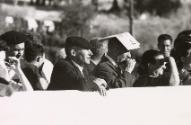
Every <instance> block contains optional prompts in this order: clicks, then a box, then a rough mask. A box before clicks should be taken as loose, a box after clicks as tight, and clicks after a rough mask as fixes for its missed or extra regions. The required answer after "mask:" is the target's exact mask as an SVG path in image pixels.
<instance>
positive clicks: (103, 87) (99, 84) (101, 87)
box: [93, 78, 107, 96]
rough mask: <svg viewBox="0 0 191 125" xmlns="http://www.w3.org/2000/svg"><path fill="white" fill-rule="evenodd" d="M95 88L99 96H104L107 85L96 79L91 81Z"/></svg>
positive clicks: (102, 80)
mask: <svg viewBox="0 0 191 125" xmlns="http://www.w3.org/2000/svg"><path fill="white" fill-rule="evenodd" d="M93 82H94V83H95V84H96V85H97V87H98V91H99V93H100V95H101V96H106V91H107V90H106V87H107V83H106V81H105V80H104V79H101V78H96V79H94V81H93Z"/></svg>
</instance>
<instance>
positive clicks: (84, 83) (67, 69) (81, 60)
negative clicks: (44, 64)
mask: <svg viewBox="0 0 191 125" xmlns="http://www.w3.org/2000/svg"><path fill="white" fill-rule="evenodd" d="M65 50H66V55H67V57H66V59H60V60H59V61H58V62H57V63H56V64H55V66H54V69H53V72H52V76H51V82H50V85H49V87H48V90H81V91H96V90H100V85H101V84H99V85H98V84H97V83H104V80H103V81H102V79H96V78H95V77H93V76H90V75H89V74H88V72H87V69H86V66H85V65H86V64H89V63H90V60H91V56H92V52H91V50H90V43H89V41H87V40H86V39H84V38H82V37H77V36H71V37H68V38H67V39H66V44H65ZM95 83H96V84H95ZM101 86H102V85H101ZM103 86H104V84H103ZM101 91H103V89H102V90H101Z"/></svg>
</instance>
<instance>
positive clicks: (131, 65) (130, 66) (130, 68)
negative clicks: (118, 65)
mask: <svg viewBox="0 0 191 125" xmlns="http://www.w3.org/2000/svg"><path fill="white" fill-rule="evenodd" d="M135 64H136V61H135V59H128V60H127V65H126V68H125V71H127V72H129V73H131V72H132V71H133V70H134V68H135Z"/></svg>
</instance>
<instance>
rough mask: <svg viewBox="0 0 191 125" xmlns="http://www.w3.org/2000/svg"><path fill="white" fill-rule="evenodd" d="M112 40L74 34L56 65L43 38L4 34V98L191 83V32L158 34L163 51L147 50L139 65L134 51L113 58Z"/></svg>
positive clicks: (0, 41)
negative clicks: (23, 93)
mask: <svg viewBox="0 0 191 125" xmlns="http://www.w3.org/2000/svg"><path fill="white" fill-rule="evenodd" d="M110 42H111V41H110V40H109V39H102V38H96V39H92V40H90V41H88V40H87V39H85V38H83V37H79V36H70V37H68V38H66V40H65V48H64V51H65V53H66V56H65V55H62V54H63V53H61V55H60V56H59V58H58V59H57V61H56V63H55V64H52V62H51V61H49V60H48V59H47V58H46V56H45V48H44V46H43V44H42V42H41V39H40V38H39V37H37V36H36V35H34V34H32V33H25V32H18V31H8V32H5V33H3V34H1V36H0V96H10V95H12V93H14V92H18V91H34V90H80V91H97V92H99V93H100V95H102V96H105V95H106V93H107V90H109V89H114V88H123V87H144V86H179V85H191V30H185V31H182V32H180V33H179V34H178V36H177V38H176V39H175V40H173V39H172V37H171V36H170V35H169V34H161V35H159V37H158V50H154V49H150V50H147V51H145V52H144V53H143V55H142V58H141V62H140V63H136V60H135V59H133V58H132V56H131V52H130V51H129V50H125V51H123V52H116V53H115V54H116V57H115V58H113V57H111V56H109V55H108V51H109V47H108V46H109V43H110ZM113 48H115V46H113ZM119 49H120V48H119Z"/></svg>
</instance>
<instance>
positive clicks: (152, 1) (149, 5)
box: [135, 0, 181, 16]
mask: <svg viewBox="0 0 191 125" xmlns="http://www.w3.org/2000/svg"><path fill="white" fill-rule="evenodd" d="M180 6H181V2H180V0H135V9H136V10H137V11H138V12H140V13H143V12H149V13H152V14H156V15H159V16H166V15H168V14H169V13H171V12H172V11H176V10H177V9H178V8H179V7H180Z"/></svg>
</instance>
